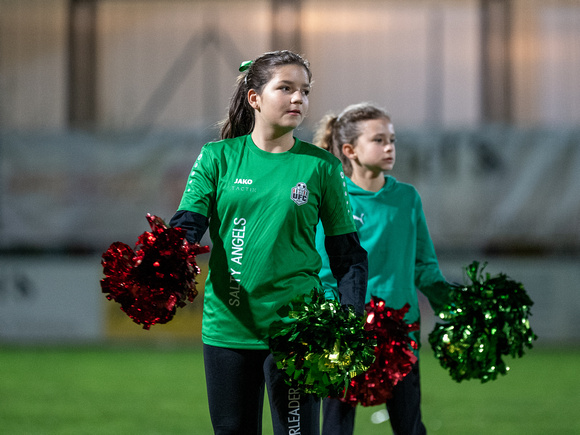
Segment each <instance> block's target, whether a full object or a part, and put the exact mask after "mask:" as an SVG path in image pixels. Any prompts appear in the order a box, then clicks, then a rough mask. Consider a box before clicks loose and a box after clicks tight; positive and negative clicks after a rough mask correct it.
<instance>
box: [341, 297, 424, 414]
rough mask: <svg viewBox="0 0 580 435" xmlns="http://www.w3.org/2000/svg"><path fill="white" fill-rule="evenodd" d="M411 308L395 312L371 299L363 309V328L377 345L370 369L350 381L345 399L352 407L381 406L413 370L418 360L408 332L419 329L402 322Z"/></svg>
mask: <svg viewBox="0 0 580 435" xmlns="http://www.w3.org/2000/svg"><path fill="white" fill-rule="evenodd" d="M409 308H410V305H409V304H406V305H405V306H404V307H403V308H401V309H399V310H395V309H392V308H389V307H387V306H386V304H385V301H384V300H382V299H380V298H377V297H375V296H373V297H372V298H371V301H370V302H369V303H368V304H367V305H366V310H367V322H366V325H365V328H366V329H367V330H369V331H372V333H373V336H374V338H375V339H376V341H377V347H376V348H375V361H374V362H373V364H372V365H371V366H370V367H369V369H368V370H367V371H366V372H364V373H361V374H360V375H358V376H355V377H354V378H352V379H351V381H350V383H349V386H348V388H347V390H346V393H345V395H344V397H343V398H342V399H341V400H342V401H344V402H346V403H350V404H351V405H353V406H354V405H356V404H357V403H360V404H361V405H362V406H375V405H380V404H383V403H385V402H386V401H387V399H390V398H391V397H393V387H394V386H395V385H396V384H397V382H399V381H400V380H401V379H403V378H404V377H405V376H406V375H407V374H408V373H409V372H410V371H411V369H412V366H413V364H414V363H415V362H416V361H417V357H416V356H415V354H414V353H413V349H417V342H415V341H414V340H413V339H411V338H410V336H409V332H411V331H416V330H418V329H419V322H415V323H412V324H407V323H405V321H404V320H403V318H404V317H405V314H406V313H407V312H408V311H409Z"/></svg>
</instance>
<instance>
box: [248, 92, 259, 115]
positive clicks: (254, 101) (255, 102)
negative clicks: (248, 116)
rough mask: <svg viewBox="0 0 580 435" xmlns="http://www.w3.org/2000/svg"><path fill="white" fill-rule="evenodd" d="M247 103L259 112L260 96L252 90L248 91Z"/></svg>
mask: <svg viewBox="0 0 580 435" xmlns="http://www.w3.org/2000/svg"><path fill="white" fill-rule="evenodd" d="M248 102H249V103H250V106H252V108H253V109H254V110H260V104H259V103H260V95H258V93H257V92H256V91H255V90H254V89H250V90H249V91H248Z"/></svg>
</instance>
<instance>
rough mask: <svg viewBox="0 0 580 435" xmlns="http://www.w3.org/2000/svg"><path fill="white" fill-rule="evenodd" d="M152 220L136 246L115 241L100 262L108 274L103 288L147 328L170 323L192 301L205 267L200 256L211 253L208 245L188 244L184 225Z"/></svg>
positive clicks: (137, 321)
mask: <svg viewBox="0 0 580 435" xmlns="http://www.w3.org/2000/svg"><path fill="white" fill-rule="evenodd" d="M147 220H148V221H149V225H150V226H151V232H145V233H143V234H141V236H139V238H138V240H137V243H136V249H135V251H133V250H132V249H131V247H130V246H128V245H126V244H124V243H121V242H115V243H113V244H112V245H111V246H110V247H109V249H107V251H106V252H105V253H104V254H103V260H102V262H101V263H102V265H103V270H104V274H105V276H106V278H104V279H102V280H101V289H102V291H103V293H106V294H107V295H106V296H107V299H109V300H114V301H115V302H118V303H119V304H121V309H122V310H123V311H124V312H125V313H127V315H128V316H129V317H130V318H131V319H133V321H134V322H135V323H137V324H142V325H143V328H144V329H149V328H151V326H152V325H154V324H155V323H167V322H168V321H170V320H171V319H172V318H173V316H174V315H175V311H176V309H177V308H178V307H183V306H184V305H185V304H186V302H187V301H189V302H193V300H194V298H195V297H196V296H197V288H196V284H197V283H196V281H195V276H196V275H198V274H199V272H200V270H199V267H198V266H197V263H196V262H195V257H196V255H197V254H204V253H206V252H209V247H207V246H199V245H197V244H196V245H192V244H190V243H188V242H187V240H186V239H185V230H183V229H181V228H171V227H167V225H166V224H165V223H164V222H163V220H162V219H160V218H158V217H157V216H152V215H150V214H148V215H147Z"/></svg>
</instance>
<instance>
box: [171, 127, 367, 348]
mask: <svg viewBox="0 0 580 435" xmlns="http://www.w3.org/2000/svg"><path fill="white" fill-rule="evenodd" d="M179 210H187V211H192V212H196V213H200V214H202V215H204V216H206V217H208V218H209V231H210V237H211V240H212V243H213V247H212V251H211V255H210V260H209V271H208V278H207V281H206V283H205V295H204V308H203V322H202V338H203V342H204V343H205V344H209V345H212V346H221V347H229V348H244V349H267V348H268V337H267V333H268V327H269V326H270V324H271V323H272V322H273V321H275V320H279V318H280V317H279V316H278V314H277V313H276V311H277V310H278V309H279V308H280V307H281V306H283V305H285V304H287V303H288V302H289V301H290V300H291V299H293V298H294V297H296V296H297V295H300V294H304V293H309V292H311V291H312V289H314V288H315V287H320V286H321V284H320V279H319V276H318V272H319V270H320V267H321V264H322V263H321V259H320V256H319V254H318V252H317V251H316V246H315V233H316V227H317V223H318V222H319V220H320V221H321V222H322V224H323V226H324V231H325V232H326V233H327V234H329V235H341V234H346V233H351V232H354V231H356V227H355V225H354V222H353V219H352V213H351V209H350V204H349V197H348V193H347V190H346V183H345V176H344V174H343V172H342V166H341V164H340V161H339V160H338V159H337V158H336V157H334V156H332V155H331V154H330V153H328V152H326V151H324V150H321V149H319V148H318V147H316V146H314V145H312V144H309V143H306V142H302V141H300V140H298V139H296V141H295V144H294V146H293V148H292V149H291V150H289V151H287V152H284V153H269V152H266V151H263V150H261V149H259V148H258V147H257V146H256V145H255V144H254V143H253V141H252V139H251V137H250V136H242V137H238V138H234V139H226V140H222V141H219V142H212V143H208V144H206V145H205V146H204V147H203V148H202V150H201V153H200V154H199V157H198V158H197V160H196V162H195V164H194V165H193V169H192V171H191V173H190V176H189V179H188V181H187V186H186V189H185V192H184V194H183V198H182V200H181V204H180V205H179Z"/></svg>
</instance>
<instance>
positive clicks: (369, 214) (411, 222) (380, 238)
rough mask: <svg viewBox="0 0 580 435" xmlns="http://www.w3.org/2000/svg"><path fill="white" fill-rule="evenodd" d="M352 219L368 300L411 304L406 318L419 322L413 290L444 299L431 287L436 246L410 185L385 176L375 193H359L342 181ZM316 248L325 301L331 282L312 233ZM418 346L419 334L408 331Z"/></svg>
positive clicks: (332, 290)
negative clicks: (363, 255) (364, 256)
mask: <svg viewBox="0 0 580 435" xmlns="http://www.w3.org/2000/svg"><path fill="white" fill-rule="evenodd" d="M347 187H348V191H349V194H350V198H351V203H352V210H353V218H354V220H355V224H356V226H357V232H358V235H359V239H360V244H361V246H362V247H363V248H364V249H365V250H366V251H367V252H368V262H369V272H368V285H367V298H366V301H367V302H368V301H369V300H370V298H371V296H377V297H380V298H381V299H384V300H385V301H386V303H387V306H389V307H391V308H394V309H400V308H402V307H403V306H404V305H405V304H406V303H408V304H409V305H410V309H409V312H408V313H407V315H406V317H405V320H406V321H408V322H409V323H412V322H415V321H418V320H419V318H420V312H419V301H418V297H417V290H416V289H417V288H419V289H420V290H421V291H422V292H423V293H424V294H425V295H426V296H427V298H428V299H429V301H430V302H431V304H432V305H433V304H437V303H440V302H441V301H444V300H445V298H446V295H445V294H439V293H437V292H440V291H441V289H440V288H438V287H437V286H434V287H432V285H433V284H435V283H437V282H441V281H445V278H444V277H443V275H442V274H441V271H440V270H439V264H438V261H437V257H436V255H435V248H434V246H433V242H432V241H431V237H430V235H429V230H428V228H427V222H426V220H425V214H424V213H423V206H422V203H421V197H420V196H419V193H418V192H417V190H416V189H415V188H414V187H413V186H412V185H410V184H406V183H401V182H399V181H397V180H396V179H395V178H394V177H391V176H385V185H384V186H383V188H382V189H381V190H380V191H378V192H370V191H367V190H364V189H362V188H360V187H359V186H357V185H356V184H354V183H353V182H352V181H351V180H350V179H348V178H347ZM316 245H317V248H318V250H319V252H320V255H321V257H322V259H323V267H322V270H321V272H320V276H321V279H322V283H323V285H324V288H325V292H326V294H327V297H334V295H335V294H336V280H335V279H334V277H333V276H332V273H331V271H330V266H329V264H328V256H327V255H326V252H325V250H324V238H323V237H322V236H321V235H317V239H316ZM411 335H412V338H413V339H414V340H416V341H417V343H419V339H420V334H419V332H418V331H415V332H412V333H411Z"/></svg>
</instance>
